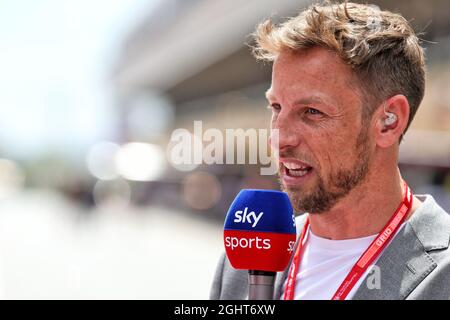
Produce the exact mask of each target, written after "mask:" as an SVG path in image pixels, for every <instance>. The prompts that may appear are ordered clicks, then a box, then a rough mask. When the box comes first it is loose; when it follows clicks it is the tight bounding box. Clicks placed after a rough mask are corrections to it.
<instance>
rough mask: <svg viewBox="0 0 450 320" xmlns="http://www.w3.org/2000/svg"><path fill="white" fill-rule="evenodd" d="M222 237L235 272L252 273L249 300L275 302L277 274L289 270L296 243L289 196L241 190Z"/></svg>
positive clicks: (267, 191)
mask: <svg viewBox="0 0 450 320" xmlns="http://www.w3.org/2000/svg"><path fill="white" fill-rule="evenodd" d="M223 237H224V244H225V251H226V254H227V257H228V260H229V261H230V263H231V265H232V266H233V268H235V269H244V270H249V299H250V300H271V299H273V290H274V282H275V273H276V272H277V271H283V270H285V269H286V267H287V265H288V263H289V260H290V258H291V255H292V253H293V251H294V246H295V239H296V228H295V218H294V214H293V210H292V206H291V202H290V201H289V197H288V196H287V194H286V193H284V192H281V191H275V190H254V189H244V190H241V191H240V192H239V194H238V195H237V196H236V198H235V199H234V201H233V203H232V204H231V206H230V208H229V210H228V213H227V217H226V219H225V225H224V233H223Z"/></svg>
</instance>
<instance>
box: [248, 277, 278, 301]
mask: <svg viewBox="0 0 450 320" xmlns="http://www.w3.org/2000/svg"><path fill="white" fill-rule="evenodd" d="M275 274H276V273H275V272H271V271H260V270H249V271H248V283H249V292H248V299H249V300H273V298H274V297H273V291H274V285H275Z"/></svg>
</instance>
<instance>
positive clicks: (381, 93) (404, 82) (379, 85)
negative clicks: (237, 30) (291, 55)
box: [253, 2, 425, 127]
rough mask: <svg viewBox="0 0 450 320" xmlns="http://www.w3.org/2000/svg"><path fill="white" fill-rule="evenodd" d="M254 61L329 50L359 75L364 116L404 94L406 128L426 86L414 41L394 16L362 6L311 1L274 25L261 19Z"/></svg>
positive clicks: (421, 55)
mask: <svg viewBox="0 0 450 320" xmlns="http://www.w3.org/2000/svg"><path fill="white" fill-rule="evenodd" d="M254 37H255V40H256V44H255V46H254V47H253V53H254V55H255V56H256V58H257V59H261V60H265V61H273V60H274V59H275V58H276V56H277V55H278V54H279V53H280V52H281V51H282V50H291V51H294V52H299V51H302V50H305V49H308V48H312V47H317V46H320V47H324V48H327V49H330V50H332V51H334V52H335V53H336V54H338V55H339V57H340V58H342V60H343V61H344V62H345V63H346V64H348V65H350V66H351V67H352V69H353V70H354V72H355V75H356V76H357V78H358V80H359V81H358V82H359V87H360V89H361V91H362V93H363V95H364V96H365V97H364V100H365V101H364V102H366V103H368V104H369V105H368V106H367V107H366V108H364V109H363V117H364V119H368V118H370V117H371V116H372V114H373V112H374V111H375V108H376V107H377V106H378V105H379V104H380V103H381V102H382V101H384V100H385V99H388V98H389V97H391V96H393V95H396V94H403V95H405V96H406V98H407V99H408V102H409V105H410V116H409V121H408V127H409V124H410V123H411V121H412V119H413V117H414V115H415V113H416V111H417V109H418V107H419V105H420V102H421V101H422V98H423V95H424V90H425V57H424V50H423V48H422V47H421V45H420V43H419V39H418V37H417V36H416V34H415V33H414V30H413V29H412V27H411V26H410V25H409V23H408V21H406V19H405V18H403V17H402V16H401V15H399V14H395V13H392V12H389V11H381V10H380V9H379V8H378V7H375V6H372V5H366V4H356V3H347V2H345V3H339V4H330V3H324V4H315V5H312V6H310V7H309V8H308V9H306V10H305V11H303V12H301V13H300V14H299V15H298V16H296V17H293V18H290V19H289V20H287V21H285V22H283V23H281V24H279V25H273V24H272V22H271V21H270V19H269V20H266V21H264V22H263V23H261V24H260V25H259V26H258V27H257V29H256V32H255V33H254Z"/></svg>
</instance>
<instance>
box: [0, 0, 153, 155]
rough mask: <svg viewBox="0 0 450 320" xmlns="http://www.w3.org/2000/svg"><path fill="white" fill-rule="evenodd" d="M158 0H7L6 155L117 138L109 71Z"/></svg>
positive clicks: (74, 149) (1, 55) (2, 83)
mask: <svg viewBox="0 0 450 320" xmlns="http://www.w3.org/2000/svg"><path fill="white" fill-rule="evenodd" d="M157 1H159V0H89V1H88V0H77V1H75V0H64V1H62V0H40V1H32V0H29V1H26V0H21V1H17V0H6V1H5V0H2V1H0V157H8V156H11V157H22V158H30V157H34V156H39V155H41V154H43V153H46V152H58V153H60V154H64V155H67V156H69V157H77V156H82V155H83V154H84V153H85V152H86V150H87V149H88V148H89V146H91V145H92V144H94V143H95V142H96V141H99V140H105V139H106V140H107V139H109V138H112V137H113V127H114V121H115V112H114V103H113V101H112V92H111V89H110V88H109V84H108V73H110V72H111V69H112V67H113V63H114V61H115V58H116V57H117V53H118V49H119V48H120V43H121V40H122V39H123V37H124V36H125V35H126V34H127V32H129V31H130V29H132V28H133V26H134V25H135V24H136V23H138V22H139V21H140V19H142V18H143V16H144V15H146V14H147V13H148V12H149V11H150V10H151V8H152V6H153V5H155V4H156V2H157Z"/></svg>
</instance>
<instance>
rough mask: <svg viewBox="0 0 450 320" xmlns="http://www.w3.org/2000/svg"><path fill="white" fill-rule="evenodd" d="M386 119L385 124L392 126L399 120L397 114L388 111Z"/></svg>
mask: <svg viewBox="0 0 450 320" xmlns="http://www.w3.org/2000/svg"><path fill="white" fill-rule="evenodd" d="M385 114H386V117H387V118H386V119H385V120H384V124H385V125H387V126H390V125H392V124H394V123H395V122H396V121H397V115H396V114H395V113H392V112H386V113H385Z"/></svg>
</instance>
